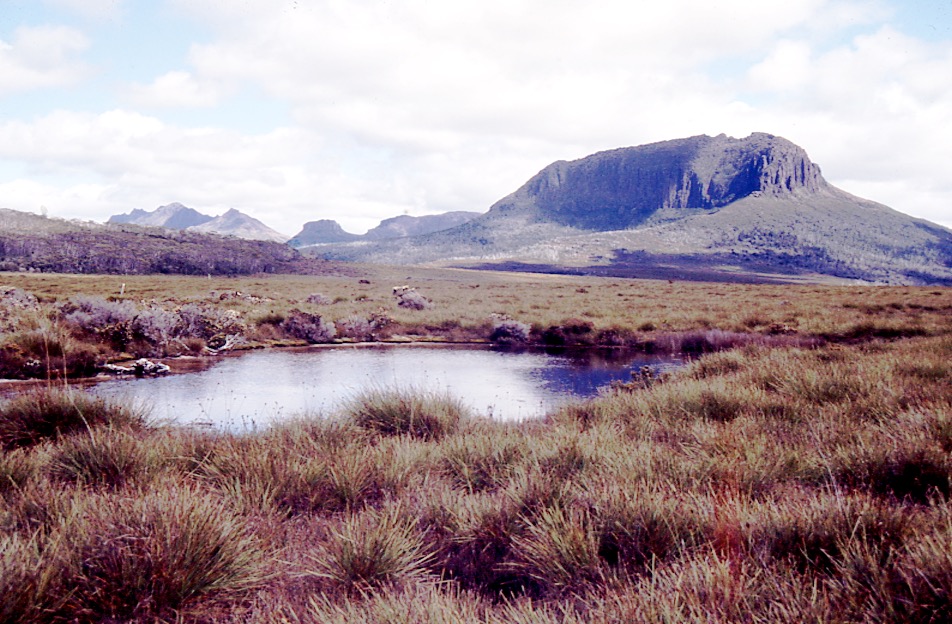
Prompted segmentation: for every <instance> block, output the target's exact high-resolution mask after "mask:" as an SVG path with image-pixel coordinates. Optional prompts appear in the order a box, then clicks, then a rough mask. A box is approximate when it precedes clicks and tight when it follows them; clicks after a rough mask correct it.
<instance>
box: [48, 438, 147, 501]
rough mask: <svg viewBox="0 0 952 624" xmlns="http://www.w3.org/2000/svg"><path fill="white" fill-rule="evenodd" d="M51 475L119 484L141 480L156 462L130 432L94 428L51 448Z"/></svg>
mask: <svg viewBox="0 0 952 624" xmlns="http://www.w3.org/2000/svg"><path fill="white" fill-rule="evenodd" d="M51 455H52V457H51V460H50V465H49V468H48V470H49V472H50V474H51V476H53V477H54V478H55V479H59V480H62V481H66V482H70V483H78V484H82V485H88V486H92V487H105V488H119V487H122V486H124V485H125V484H127V483H135V482H137V481H141V480H143V479H144V478H145V477H146V476H148V475H149V473H150V471H153V470H154V469H155V468H157V467H156V466H153V465H150V464H151V463H152V462H151V461H150V460H151V459H152V453H150V450H149V449H148V448H147V447H146V446H145V444H144V443H143V442H142V441H140V440H139V439H137V438H136V437H135V435H134V433H132V432H129V431H124V430H121V429H113V428H107V427H103V428H97V429H92V430H90V431H88V432H83V433H77V434H74V435H71V436H69V437H66V438H63V439H62V440H60V442H59V443H58V444H57V445H56V447H55V448H54V449H53V450H52V451H51Z"/></svg>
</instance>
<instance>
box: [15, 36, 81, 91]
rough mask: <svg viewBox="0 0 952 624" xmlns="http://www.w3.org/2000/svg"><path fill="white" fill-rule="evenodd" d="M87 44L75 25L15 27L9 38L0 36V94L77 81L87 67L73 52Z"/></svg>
mask: <svg viewBox="0 0 952 624" xmlns="http://www.w3.org/2000/svg"><path fill="white" fill-rule="evenodd" d="M88 47H89V40H88V39H87V38H86V37H85V36H84V35H83V34H82V33H81V32H79V31H78V30H76V29H74V28H69V27H66V26H37V27H28V26H21V27H19V28H17V29H16V30H15V31H14V33H13V38H12V40H11V41H3V40H0V96H3V95H9V94H11V93H17V92H22V91H30V90H33V89H41V88H50V87H57V86H63V85H70V84H74V83H77V82H79V81H80V80H82V79H83V78H84V77H85V75H86V74H87V73H88V71H89V68H88V67H87V65H86V64H85V63H83V62H82V61H80V60H78V59H77V58H76V56H77V55H78V54H79V53H80V52H83V51H85V50H86V49H87V48H88Z"/></svg>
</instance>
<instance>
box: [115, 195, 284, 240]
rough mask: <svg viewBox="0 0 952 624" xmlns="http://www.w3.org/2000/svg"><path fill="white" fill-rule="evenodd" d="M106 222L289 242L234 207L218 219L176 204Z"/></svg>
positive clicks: (141, 211)
mask: <svg viewBox="0 0 952 624" xmlns="http://www.w3.org/2000/svg"><path fill="white" fill-rule="evenodd" d="M108 223H125V224H129V225H143V226H147V227H163V228H168V229H171V230H191V231H195V232H203V233H206V234H208V233H213V234H221V235H222V236H234V237H236V238H244V239H246V240H263V241H270V242H275V243H283V242H285V241H286V240H288V237H287V236H285V235H284V234H281V233H280V232H276V231H274V230H272V229H271V228H269V227H268V226H266V225H265V224H264V223H262V222H261V221H258V220H257V219H255V218H253V217H249V216H248V215H246V214H244V213H243V212H240V211H238V210H235V209H234V208H232V209H231V210H229V211H228V212H226V213H225V214H223V215H222V216H220V217H210V216H208V215H206V214H202V213H200V212H198V211H197V210H193V209H192V208H189V207H188V206H183V205H182V204H180V203H178V202H175V203H172V204H168V205H166V206H159V207H158V208H156V209H155V210H153V211H151V212H149V211H147V210H142V209H141V208H136V209H135V210H133V211H132V212H130V213H127V214H120V215H113V216H111V217H109V221H108Z"/></svg>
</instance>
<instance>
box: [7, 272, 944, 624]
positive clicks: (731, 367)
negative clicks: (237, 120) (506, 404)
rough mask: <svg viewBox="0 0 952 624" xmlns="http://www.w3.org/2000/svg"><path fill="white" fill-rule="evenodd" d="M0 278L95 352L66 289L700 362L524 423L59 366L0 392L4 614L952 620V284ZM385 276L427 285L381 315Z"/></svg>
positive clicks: (243, 313) (271, 334) (244, 314)
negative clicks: (209, 413) (239, 427)
mask: <svg viewBox="0 0 952 624" xmlns="http://www.w3.org/2000/svg"><path fill="white" fill-rule="evenodd" d="M361 280H363V281H361ZM2 282H3V284H4V285H6V286H9V287H13V288H17V289H20V290H21V291H23V292H28V293H32V294H33V295H35V296H36V297H37V298H38V303H37V305H38V307H36V308H30V309H29V310H27V312H25V313H24V314H23V315H22V318H21V317H17V316H16V314H15V312H16V310H14V311H10V310H7V316H6V317H5V318H6V321H5V322H7V323H8V326H7V327H6V328H5V331H4V340H7V341H10V340H16V339H18V338H17V336H20V338H19V339H23V338H22V337H23V336H25V335H28V334H30V332H40V333H42V332H50V333H57V332H58V333H59V335H60V338H61V339H62V344H63V345H65V346H73V345H81V344H84V345H86V347H87V348H92V347H95V348H96V349H97V351H96V355H97V357H104V356H107V355H108V356H118V355H120V354H119V353H118V352H117V351H115V350H110V349H111V347H109V346H108V345H105V344H104V343H102V342H100V343H96V342H94V341H93V339H94V338H96V337H97V336H96V335H94V334H95V333H93V334H90V333H86V334H84V333H83V332H76V333H69V335H68V336H65V334H64V332H73V331H74V329H75V328H74V327H73V326H71V325H69V322H68V320H67V317H69V315H70V314H73V315H77V314H78V312H77V310H76V309H74V308H71V307H69V306H66V307H62V306H63V304H64V303H66V302H68V301H69V300H70V299H73V298H76V297H80V296H85V297H102V298H104V299H103V301H106V299H105V298H107V297H113V298H120V300H127V301H129V302H132V303H134V304H135V305H136V306H137V307H136V309H137V310H146V309H151V308H150V306H153V305H155V306H159V307H161V308H162V309H166V310H168V311H170V312H171V311H172V310H175V309H176V308H182V307H183V306H189V305H193V306H195V305H198V304H201V306H198V308H189V309H190V310H193V309H200V310H201V311H202V314H204V315H205V316H201V315H199V316H201V318H211V317H212V312H211V310H212V309H224V310H226V311H227V310H230V311H233V312H234V314H229V315H228V316H229V318H231V319H233V320H236V323H237V325H235V327H241V328H243V330H244V331H245V335H244V339H245V340H246V341H247V343H248V344H252V345H253V344H262V345H264V344H289V343H295V342H300V341H301V339H300V338H297V339H296V338H293V337H289V336H288V334H287V330H288V329H289V328H292V329H293V327H294V325H293V324H292V325H286V324H284V321H286V320H287V319H288V318H291V317H293V310H295V309H298V310H299V311H303V312H305V313H307V314H313V315H320V316H321V318H322V319H324V320H325V321H326V322H327V323H328V324H330V323H333V327H334V328H335V338H334V339H340V336H341V335H342V334H345V333H346V327H347V323H348V322H351V323H353V324H356V319H357V318H360V319H364V320H366V321H373V320H374V319H377V320H378V322H379V325H378V326H377V328H376V329H375V332H376V333H375V335H374V336H373V337H375V338H386V339H395V340H406V339H412V338H415V339H439V340H483V341H486V340H489V339H490V337H491V336H492V335H493V334H494V333H497V334H498V332H497V330H498V328H499V326H500V325H501V321H500V319H508V320H511V321H513V322H514V323H515V324H516V326H521V325H524V326H525V328H526V339H527V340H528V341H530V342H532V341H539V342H546V341H547V340H548V341H550V342H551V341H553V340H556V339H560V338H561V339H564V340H566V341H569V342H581V343H602V344H611V345H616V346H617V345H620V344H629V345H633V346H639V345H640V348H649V347H648V345H653V347H652V348H677V347H681V348H689V349H690V350H695V351H715V350H716V352H709V353H706V354H704V355H701V356H700V357H698V359H696V360H695V361H694V362H693V363H692V364H690V365H689V366H688V367H686V368H685V369H683V370H681V371H679V372H677V373H674V374H672V375H670V376H666V377H664V378H661V379H657V378H652V377H650V376H649V377H645V378H640V379H633V380H632V383H631V384H627V385H624V386H618V387H615V388H614V389H612V390H611V391H609V392H606V393H605V395H604V396H601V397H599V398H596V399H594V400H591V401H587V402H584V403H578V404H573V405H570V406H568V407H565V408H563V409H559V410H557V411H554V412H552V413H550V414H549V415H548V416H547V417H545V418H544V419H541V420H538V421H532V422H525V423H500V422H494V421H491V420H488V419H486V418H484V417H481V416H480V415H479V414H472V413H469V412H468V411H467V410H466V409H465V408H464V407H462V406H461V405H460V404H459V402H458V401H456V400H455V399H454V398H453V397H448V396H444V395H440V394H436V393H429V392H425V391H419V390H416V391H414V390H408V389H399V388H394V389H382V390H380V391H378V392H371V393H368V394H365V395H363V396H360V397H357V398H355V399H354V400H353V402H352V403H351V404H349V405H347V406H346V407H345V408H343V409H342V410H341V411H340V412H339V413H336V414H332V415H324V416H322V417H317V416H313V415H312V416H310V417H308V415H302V416H301V418H300V419H299V420H296V421H294V422H290V423H285V424H282V425H280V426H276V427H274V428H273V429H270V430H268V431H264V432H261V433H257V434H254V435H234V434H229V433H220V432H203V431H196V430H190V429H170V428H163V427H158V426H155V425H150V424H149V423H148V420H147V418H146V417H144V416H143V415H141V414H139V413H138V412H137V410H135V409H133V408H131V407H130V406H126V405H120V404H114V403H109V402H103V401H101V400H99V399H95V398H92V397H89V396H87V395H85V394H83V393H82V392H79V391H67V390H63V389H61V388H60V386H61V385H62V384H61V383H54V384H52V385H53V388H51V389H45V390H42V391H38V392H34V393H28V394H25V395H23V396H21V397H19V398H16V399H12V400H10V401H7V402H5V403H4V404H3V405H2V406H0V448H2V451H0V527H2V531H0V621H31V622H69V621H130V620H133V621H149V622H151V621H157V620H158V621H196V622H342V623H343V622H381V623H382V622H426V621H430V622H461V623H462V622H487V623H488V622H492V623H496V622H499V623H501V622H523V623H537V622H538V623H555V622H559V623H575V622H619V623H621V622H803V621H814V622H896V623H898V622H930V621H933V622H934V621H946V620H948V619H950V618H952V503H950V500H949V495H950V493H952V456H950V452H952V364H950V362H952V314H950V310H952V291H949V290H948V289H943V288H930V287H870V286H852V285H805V284H795V285H783V286H778V285H736V284H734V285H728V284H711V283H678V282H675V283H668V282H665V281H627V280H617V279H611V278H590V277H588V278H585V277H568V276H537V275H525V274H505V273H483V272H468V271H453V270H429V269H416V268H398V269H394V268H378V267H361V266H355V267H353V268H352V271H351V274H349V275H346V276H344V275H335V276H326V277H325V276H309V277H296V276H276V277H267V278H235V279H227V280H217V281H216V280H214V279H213V280H211V281H209V280H208V279H205V278H179V277H111V276H110V277H102V276H97V277H92V276H57V275H35V274H31V275H24V274H5V275H3V276H2ZM123 283H124V284H125V287H124V289H123V286H122V284H123ZM403 285H409V286H411V287H413V288H415V289H416V292H417V293H419V294H420V295H421V296H422V297H423V298H425V299H426V301H427V305H426V306H425V307H424V308H423V309H414V308H413V307H400V306H399V305H397V301H398V300H399V297H395V296H394V293H393V287H395V286H396V287H399V286H403ZM120 292H122V295H121V297H120ZM238 292H240V293H242V295H241V296H230V295H229V296H226V297H224V298H223V297H222V294H225V293H238ZM316 294H319V295H321V297H320V298H317V297H312V295H316ZM308 298H311V302H310V303H308ZM17 300H18V301H20V300H25V301H28V302H29V301H30V300H29V299H22V298H20V299H17ZM153 300H154V302H155V303H154V304H153V303H152V302H153ZM97 301H98V300H97ZM111 303H117V302H116V301H113V302H111ZM27 307H30V306H27ZM80 311H82V310H80ZM21 312H22V310H21ZM83 314H86V312H83ZM384 317H386V321H384ZM72 318H74V319H78V318H88V317H86V316H73V317H72ZM176 318H179V319H181V318H185V315H180V316H179V317H176ZM189 318H191V317H189ZM16 319H19V320H16ZM279 319H280V320H279ZM553 327H558V328H561V331H548V333H547V330H551V329H552V328H553ZM282 328H283V329H282ZM341 329H343V330H344V331H341ZM98 337H99V338H102V337H103V334H100V335H98ZM345 337H346V336H345ZM66 338H68V340H66ZM497 338H498V335H497ZM348 339H353V338H348ZM181 340H182V342H183V344H186V343H187V344H190V345H191V347H190V348H191V349H192V351H194V352H200V351H201V349H200V348H198V347H199V346H201V344H202V343H205V342H207V341H206V339H205V338H201V337H199V336H192V337H191V338H190V339H185V338H182V339H181ZM189 340H191V341H192V342H188V341H189ZM70 341H75V342H70ZM8 344H9V343H8ZM213 344H214V343H213ZM127 346H128V345H127ZM133 346H134V345H133ZM206 346H207V345H206ZM143 348H145V347H143ZM169 351H172V350H169ZM128 355H131V354H128ZM209 357H212V356H209ZM474 383H478V380H474Z"/></svg>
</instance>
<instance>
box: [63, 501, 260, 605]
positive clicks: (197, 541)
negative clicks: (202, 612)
mask: <svg viewBox="0 0 952 624" xmlns="http://www.w3.org/2000/svg"><path fill="white" fill-rule="evenodd" d="M98 502H99V504H97V505H95V506H94V505H88V506H87V507H86V509H85V513H82V514H81V515H79V516H78V517H76V518H74V519H72V520H71V521H70V522H69V523H68V524H67V526H66V527H64V529H63V530H64V537H65V539H67V540H68V542H69V544H71V546H70V547H69V549H70V551H71V552H70V555H71V557H70V558H69V559H68V560H67V561H66V562H64V563H63V564H62V565H64V566H66V567H67V569H66V570H65V571H64V573H63V574H62V576H61V581H62V582H63V583H64V584H65V587H64V589H65V588H70V590H69V592H68V596H69V598H68V600H67V602H66V604H65V605H64V606H63V607H62V608H61V612H62V615H63V616H64V617H65V618H66V619H70V620H71V621H72V620H77V621H78V620H83V621H129V620H140V621H145V620H148V621H153V620H160V621H161V620H164V619H174V617H175V614H176V613H178V612H181V611H182V610H183V609H186V608H187V607H189V606H190V604H192V603H194V602H197V601H201V600H205V599H208V598H213V597H221V596H223V595H234V594H236V593H240V592H243V591H246V590H249V589H251V588H253V587H255V586H257V585H258V584H260V583H261V582H263V581H264V580H265V578H266V575H265V574H264V568H263V566H262V551H261V547H260V545H259V543H258V540H257V539H256V538H254V537H253V536H252V535H251V534H249V532H248V530H247V527H246V525H245V524H244V523H243V522H242V520H241V519H240V518H239V517H238V516H236V515H235V514H234V513H232V512H231V511H230V510H229V509H228V508H227V507H226V506H225V505H224V504H222V503H220V502H218V501H216V500H214V499H209V498H208V496H206V495H205V494H203V493H201V492H200V491H196V490H194V489H190V488H180V487H171V488H169V489H166V490H164V491H156V492H153V493H151V494H148V495H146V496H144V497H139V498H133V499H131V500H121V499H101V500H100V501H98Z"/></svg>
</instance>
